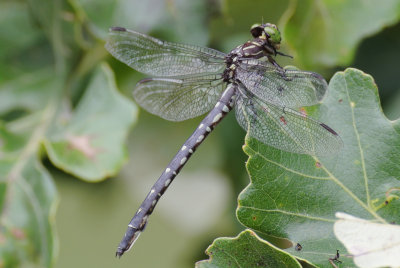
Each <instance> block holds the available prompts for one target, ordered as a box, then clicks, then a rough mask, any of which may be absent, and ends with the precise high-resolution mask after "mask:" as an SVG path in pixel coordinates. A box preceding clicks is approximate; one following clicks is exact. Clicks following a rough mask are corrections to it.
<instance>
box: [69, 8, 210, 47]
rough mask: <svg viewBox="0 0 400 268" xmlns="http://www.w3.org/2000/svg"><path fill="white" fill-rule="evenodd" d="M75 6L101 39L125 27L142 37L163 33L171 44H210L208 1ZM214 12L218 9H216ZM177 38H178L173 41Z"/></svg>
mask: <svg viewBox="0 0 400 268" xmlns="http://www.w3.org/2000/svg"><path fill="white" fill-rule="evenodd" d="M73 3H74V7H75V9H76V10H77V11H78V12H77V13H78V14H79V15H80V16H82V17H87V18H88V19H89V21H90V29H91V30H92V32H93V33H95V34H96V35H97V36H98V37H100V38H102V39H105V38H106V36H107V34H108V29H109V28H110V27H111V26H122V27H125V28H130V29H133V30H135V31H140V32H143V33H147V32H149V31H152V30H153V31H154V30H161V32H163V33H164V34H165V38H167V39H169V40H170V41H173V39H175V41H185V42H189V43H193V44H198V45H205V44H207V40H208V29H207V27H206V26H207V25H206V24H205V23H204V21H206V19H207V16H208V15H209V14H208V12H209V9H210V5H208V3H207V2H205V1H184V0H176V1H171V2H168V1H163V0H148V1H140V0H134V1H132V0H122V1H117V2H116V1H109V0H107V1H90V0H75V1H73ZM211 8H212V9H216V8H217V5H212V7H211ZM132 14H135V15H134V16H132ZM171 29H173V30H171ZM174 35H175V36H176V37H175V38H174V37H171V36H174Z"/></svg>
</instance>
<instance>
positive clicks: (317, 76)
mask: <svg viewBox="0 0 400 268" xmlns="http://www.w3.org/2000/svg"><path fill="white" fill-rule="evenodd" d="M310 75H311V76H314V77H315V78H317V79H319V80H324V81H325V79H324V78H323V77H322V76H321V75H320V74H317V73H314V72H310Z"/></svg>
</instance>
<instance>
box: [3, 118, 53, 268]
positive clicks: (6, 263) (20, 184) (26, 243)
mask: <svg viewBox="0 0 400 268" xmlns="http://www.w3.org/2000/svg"><path fill="white" fill-rule="evenodd" d="M32 130H33V133H34V134H33V135H32V136H29V135H27V134H28V133H27V132H25V133H18V132H15V131H10V130H8V129H7V128H6V127H5V126H0V144H1V148H0V149H1V151H0V178H1V179H0V205H1V206H0V208H1V210H0V213H1V214H0V226H1V228H0V266H1V267H50V266H51V264H52V263H53V262H54V255H55V252H56V250H57V248H56V237H55V236H54V235H55V229H54V220H55V208H56V205H57V202H56V201H57V194H56V189H55V186H54V183H53V180H52V178H51V177H50V175H49V174H48V172H47V171H46V170H45V169H44V168H43V166H42V165H41V163H40V162H39V161H38V159H37V156H36V155H35V151H36V149H35V148H36V146H37V145H38V143H37V138H38V137H40V132H41V130H42V129H41V126H40V127H38V128H36V129H32Z"/></svg>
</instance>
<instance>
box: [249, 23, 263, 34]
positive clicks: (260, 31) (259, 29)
mask: <svg viewBox="0 0 400 268" xmlns="http://www.w3.org/2000/svg"><path fill="white" fill-rule="evenodd" d="M250 32H251V35H252V36H253V37H254V38H257V37H260V36H261V35H262V34H263V27H262V26H261V25H260V24H258V23H256V24H253V25H252V26H251V28H250Z"/></svg>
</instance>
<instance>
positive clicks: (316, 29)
mask: <svg viewBox="0 0 400 268" xmlns="http://www.w3.org/2000/svg"><path fill="white" fill-rule="evenodd" d="M366 14H368V15H366ZM399 17H400V2H399V1H398V0H388V1H383V2H376V1H374V0H350V1H329V0H323V1H317V2H315V1H312V0H306V1H295V0H292V1H291V6H290V7H289V9H288V10H287V12H286V16H284V18H285V19H286V20H287V21H286V25H285V28H284V36H285V38H284V40H285V42H287V43H288V44H289V45H290V46H292V47H293V48H294V49H293V50H294V52H295V51H301V53H298V54H295V55H293V56H295V59H296V60H297V61H298V62H299V63H300V64H302V65H303V66H305V67H307V68H311V67H314V68H315V67H316V66H321V65H322V66H336V65H346V64H349V63H350V62H351V61H352V59H353V57H354V53H355V49H356V47H357V45H358V44H359V43H360V41H361V40H362V39H363V38H365V37H367V36H370V35H372V34H374V33H377V32H379V31H380V30H382V29H383V28H384V27H386V26H388V25H392V24H395V23H396V22H397V21H398V20H399ZM377 49H379V48H377Z"/></svg>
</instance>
